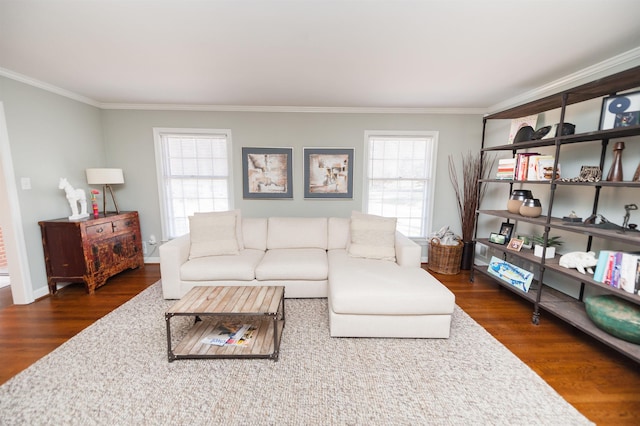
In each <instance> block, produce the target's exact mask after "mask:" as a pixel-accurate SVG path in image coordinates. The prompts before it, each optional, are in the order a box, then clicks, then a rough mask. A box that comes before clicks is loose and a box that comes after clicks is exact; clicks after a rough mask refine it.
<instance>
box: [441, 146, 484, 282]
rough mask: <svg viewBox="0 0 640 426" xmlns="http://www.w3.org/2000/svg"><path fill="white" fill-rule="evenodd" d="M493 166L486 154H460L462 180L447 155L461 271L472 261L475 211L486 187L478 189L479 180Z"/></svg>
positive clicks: (450, 157)
mask: <svg viewBox="0 0 640 426" xmlns="http://www.w3.org/2000/svg"><path fill="white" fill-rule="evenodd" d="M494 164H495V158H493V157H490V156H488V155H487V154H482V153H480V152H478V153H475V154H474V153H472V152H471V151H469V152H467V153H466V154H462V180H460V178H459V176H458V170H457V168H456V164H455V161H454V156H453V155H449V178H450V179H451V184H452V185H453V189H454V192H455V195H456V201H457V203H458V213H459V215H460V225H461V226H462V242H463V243H464V248H463V253H462V269H467V270H468V269H471V261H472V259H473V250H474V249H475V248H474V244H473V237H474V231H475V227H476V210H478V206H479V205H480V203H481V202H482V199H483V198H484V195H485V192H486V188H487V186H486V185H484V186H482V187H480V185H479V182H480V179H485V178H486V177H487V176H488V175H489V173H491V170H492V168H493V166H494Z"/></svg>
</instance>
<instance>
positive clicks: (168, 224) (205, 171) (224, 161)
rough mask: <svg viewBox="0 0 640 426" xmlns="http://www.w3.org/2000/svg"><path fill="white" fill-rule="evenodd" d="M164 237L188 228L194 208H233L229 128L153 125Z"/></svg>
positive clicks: (181, 233) (198, 210) (208, 209)
mask: <svg viewBox="0 0 640 426" xmlns="http://www.w3.org/2000/svg"><path fill="white" fill-rule="evenodd" d="M154 137H155V144H156V146H155V150H156V163H157V169H158V185H159V194H160V203H161V217H162V228H163V234H164V235H163V239H164V240H168V239H171V238H175V237H178V236H180V235H184V234H186V233H187V232H189V216H191V215H193V214H194V213H195V212H208V211H225V210H230V209H232V208H233V190H232V183H231V176H230V172H231V132H230V130H200V129H189V130H188V129H154Z"/></svg>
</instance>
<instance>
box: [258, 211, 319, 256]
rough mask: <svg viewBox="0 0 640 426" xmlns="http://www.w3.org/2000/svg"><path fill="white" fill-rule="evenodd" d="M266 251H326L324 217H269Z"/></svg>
mask: <svg viewBox="0 0 640 426" xmlns="http://www.w3.org/2000/svg"><path fill="white" fill-rule="evenodd" d="M267 226H268V229H267V249H269V250H271V249H287V248H320V249H324V250H326V249H327V218H326V217H270V218H269V224H268V225H267Z"/></svg>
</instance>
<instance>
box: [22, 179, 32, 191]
mask: <svg viewBox="0 0 640 426" xmlns="http://www.w3.org/2000/svg"><path fill="white" fill-rule="evenodd" d="M20 185H21V186H22V189H31V178H28V177H23V178H20Z"/></svg>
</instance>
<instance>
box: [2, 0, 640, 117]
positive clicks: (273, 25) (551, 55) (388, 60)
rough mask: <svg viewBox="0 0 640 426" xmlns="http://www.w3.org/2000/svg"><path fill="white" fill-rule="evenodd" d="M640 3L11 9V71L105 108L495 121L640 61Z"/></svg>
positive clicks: (6, 12) (474, 0)
mask: <svg viewBox="0 0 640 426" xmlns="http://www.w3.org/2000/svg"><path fill="white" fill-rule="evenodd" d="M639 18H640V1H638V0H553V1H552V0H424V1H403V0H395V1H391V0H384V1H382V0H380V1H372V0H370V1H367V0H360V1H348V0H342V1H337V0H297V1H293V0H290V1H278V0H233V1H219V0H209V1H194V0H138V1H133V0H129V1H119V0H84V1H72V0H13V1H10V0H0V68H2V69H3V70H2V71H3V72H4V75H8V74H11V73H15V74H16V75H20V76H25V77H27V78H29V79H33V80H36V81H40V82H44V83H46V84H47V85H52V86H55V87H56V88H60V89H63V90H64V91H69V92H72V93H74V94H77V95H80V96H82V97H86V98H88V99H91V100H92V101H95V102H96V103H98V104H123V103H124V104H173V105H234V106H299V107H304V106H310V107H372V108H484V109H486V108H488V107H491V106H492V105H495V104H497V103H500V102H502V101H505V100H507V99H511V98H513V97H515V96H517V95H519V94H521V93H523V92H528V91H531V90H534V89H536V88H538V87H541V86H543V85H545V84H547V83H550V82H552V81H555V80H558V79H560V78H563V77H565V76H567V75H569V74H572V73H575V72H577V71H580V70H582V69H584V68H586V67H589V66H592V65H594V64H597V63H599V62H601V61H604V60H606V59H608V58H612V57H614V56H617V55H620V54H623V53H625V52H629V51H630V50H633V49H636V48H638V47H640V24H638V21H639Z"/></svg>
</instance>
